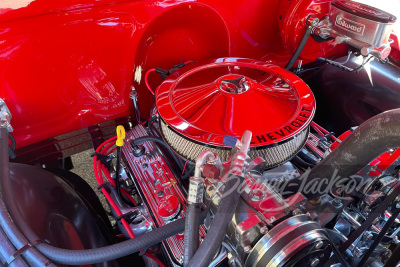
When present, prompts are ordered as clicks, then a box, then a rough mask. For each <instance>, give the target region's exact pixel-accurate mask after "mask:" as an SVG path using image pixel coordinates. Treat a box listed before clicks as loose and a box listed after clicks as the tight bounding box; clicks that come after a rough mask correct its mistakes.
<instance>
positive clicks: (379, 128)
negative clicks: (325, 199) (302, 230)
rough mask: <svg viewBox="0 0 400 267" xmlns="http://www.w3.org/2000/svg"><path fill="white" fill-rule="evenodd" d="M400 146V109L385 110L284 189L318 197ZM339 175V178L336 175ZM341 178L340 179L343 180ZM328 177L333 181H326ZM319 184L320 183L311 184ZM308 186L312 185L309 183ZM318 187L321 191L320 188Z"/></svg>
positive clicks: (342, 183) (361, 126)
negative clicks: (333, 178) (306, 174)
mask: <svg viewBox="0 0 400 267" xmlns="http://www.w3.org/2000/svg"><path fill="white" fill-rule="evenodd" d="M398 147H400V109H394V110H390V111H386V112H383V113H381V114H379V115H377V116H375V117H372V118H370V119H369V120H367V121H365V122H364V123H362V124H361V125H360V126H359V127H358V128H357V129H356V130H354V131H353V132H352V133H351V134H350V135H349V136H348V137H347V138H346V139H344V141H343V142H342V143H341V144H340V145H339V146H338V147H337V148H336V149H335V150H333V151H332V152H331V153H330V154H329V155H328V156H327V157H326V158H325V159H323V160H322V161H321V162H320V163H319V164H318V165H317V166H315V167H314V168H313V169H311V171H310V173H309V174H308V177H300V178H297V179H294V180H292V181H291V183H290V184H289V185H287V186H286V187H285V188H283V191H284V192H291V194H294V193H296V192H301V193H302V194H303V195H304V196H305V197H306V198H308V199H314V198H316V197H319V196H322V195H324V194H326V193H329V192H332V191H333V190H334V189H336V188H338V187H339V186H343V185H344V184H345V183H346V182H347V181H349V180H350V179H351V176H352V175H356V174H357V173H358V172H359V171H360V170H361V169H362V168H363V167H365V166H366V165H368V164H369V163H370V162H371V161H372V160H374V159H375V158H377V157H378V156H379V155H381V154H382V153H384V152H386V151H388V150H390V149H394V148H398ZM333 175H335V177H336V178H335V180H332V176H333ZM339 178H340V179H339ZM326 179H328V181H329V182H326ZM314 183H319V184H318V186H309V185H311V184H314ZM307 185H308V186H307ZM316 189H317V190H316Z"/></svg>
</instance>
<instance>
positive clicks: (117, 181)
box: [115, 146, 134, 207]
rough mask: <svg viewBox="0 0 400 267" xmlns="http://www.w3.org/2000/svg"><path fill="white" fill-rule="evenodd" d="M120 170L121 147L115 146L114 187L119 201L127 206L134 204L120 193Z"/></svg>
mask: <svg viewBox="0 0 400 267" xmlns="http://www.w3.org/2000/svg"><path fill="white" fill-rule="evenodd" d="M120 171H121V147H120V146H117V165H116V167H115V189H116V191H117V195H118V197H119V198H120V199H121V201H122V202H124V203H125V204H126V205H128V206H129V207H133V206H134V204H133V203H131V202H130V201H128V200H126V199H125V197H124V196H123V195H122V193H121V182H120Z"/></svg>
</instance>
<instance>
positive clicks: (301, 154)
mask: <svg viewBox="0 0 400 267" xmlns="http://www.w3.org/2000/svg"><path fill="white" fill-rule="evenodd" d="M297 156H299V158H301V159H302V160H303V161H305V162H307V163H308V164H311V165H312V166H315V165H317V163H318V162H317V161H316V160H315V159H313V158H312V157H310V156H309V155H307V154H306V153H305V152H303V151H299V153H298V154H297Z"/></svg>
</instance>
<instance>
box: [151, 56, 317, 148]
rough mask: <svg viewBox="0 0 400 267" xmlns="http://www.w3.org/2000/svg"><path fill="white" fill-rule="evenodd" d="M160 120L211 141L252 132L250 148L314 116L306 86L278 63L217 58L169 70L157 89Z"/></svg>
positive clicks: (288, 133) (289, 133)
mask: <svg viewBox="0 0 400 267" xmlns="http://www.w3.org/2000/svg"><path fill="white" fill-rule="evenodd" d="M156 103H157V108H158V111H159V113H160V116H161V117H162V119H163V120H164V122H165V123H166V124H167V125H168V126H169V127H170V128H172V129H173V130H174V131H176V132H177V133H179V134H181V135H184V136H185V137H187V138H190V139H191V140H193V141H196V142H201V143H204V144H207V145H212V146H218V147H220V146H222V147H223V146H225V145H224V144H223V143H222V141H223V137H224V135H231V136H236V137H240V136H241V135H242V134H243V132H244V131H245V130H250V131H252V133H253V139H252V147H261V146H266V145H270V144H274V143H279V142H283V141H285V140H287V139H290V138H291V137H293V136H295V135H297V134H299V133H300V132H302V131H303V130H304V129H305V128H306V127H308V125H309V123H310V122H311V120H312V117H313V115H314V112H315V100H314V96H313V93H312V92H311V90H310V89H309V87H308V86H307V85H306V84H305V83H304V82H303V81H302V80H301V79H300V78H299V77H297V76H296V75H294V74H292V73H291V72H289V71H286V70H284V69H282V68H281V67H278V66H275V65H272V64H267V63H264V62H260V61H254V60H249V59H238V58H220V59H216V60H213V61H210V62H207V63H205V64H200V63H199V64H191V65H189V66H187V67H185V68H183V69H181V70H179V72H175V73H173V74H172V75H171V76H170V77H169V78H168V80H166V81H165V82H164V83H163V84H161V85H160V87H159V88H158V89H157V92H156Z"/></svg>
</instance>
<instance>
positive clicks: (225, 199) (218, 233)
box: [188, 175, 243, 267]
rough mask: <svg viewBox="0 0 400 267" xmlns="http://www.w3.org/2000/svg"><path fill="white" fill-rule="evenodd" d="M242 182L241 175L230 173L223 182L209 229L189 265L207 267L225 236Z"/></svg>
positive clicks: (191, 266)
mask: <svg viewBox="0 0 400 267" xmlns="http://www.w3.org/2000/svg"><path fill="white" fill-rule="evenodd" d="M242 182H243V177H240V176H237V175H230V176H229V177H228V181H227V182H226V183H225V189H224V194H223V196H222V198H221V202H220V204H219V207H218V210H217V212H216V214H215V217H214V219H213V220H212V223H211V226H210V229H209V230H208V231H207V235H206V237H205V238H204V240H203V243H201V245H200V247H199V249H198V250H197V251H196V253H195V255H194V256H193V258H192V259H191V260H190V262H189V264H188V266H190V267H200V266H201V267H207V266H208V264H209V263H210V262H211V260H212V259H213V257H214V256H215V254H216V253H217V252H218V249H219V248H220V246H221V244H222V241H223V240H224V238H225V235H226V231H227V229H228V225H229V223H230V222H231V220H232V217H233V214H234V213H235V210H236V205H237V203H238V201H239V197H240V192H239V190H238V189H239V187H240V185H241V184H242Z"/></svg>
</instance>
